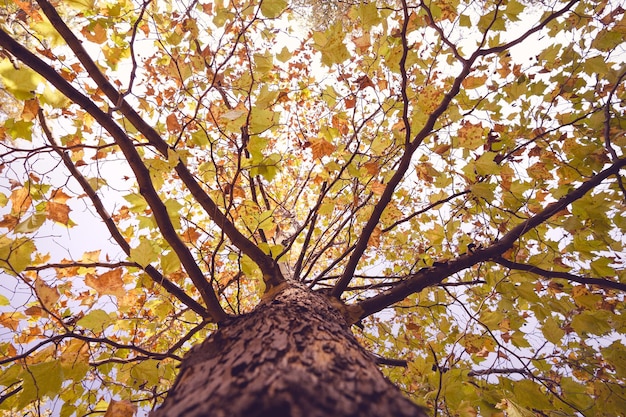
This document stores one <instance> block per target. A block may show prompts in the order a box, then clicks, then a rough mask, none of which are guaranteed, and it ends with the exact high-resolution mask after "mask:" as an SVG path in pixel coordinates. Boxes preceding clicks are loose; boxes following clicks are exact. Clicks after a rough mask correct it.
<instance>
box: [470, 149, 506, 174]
mask: <svg viewBox="0 0 626 417" xmlns="http://www.w3.org/2000/svg"><path fill="white" fill-rule="evenodd" d="M496 155H497V154H496V153H495V152H485V153H484V154H482V155H481V156H480V158H478V159H477V160H476V163H475V164H474V166H475V167H476V173H477V174H478V175H492V174H498V173H499V172H500V166H499V165H498V164H497V163H495V162H494V160H493V159H494V158H495V157H496Z"/></svg>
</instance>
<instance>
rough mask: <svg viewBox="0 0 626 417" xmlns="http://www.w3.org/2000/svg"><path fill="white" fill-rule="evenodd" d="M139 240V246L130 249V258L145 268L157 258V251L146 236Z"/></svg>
mask: <svg viewBox="0 0 626 417" xmlns="http://www.w3.org/2000/svg"><path fill="white" fill-rule="evenodd" d="M139 240H140V243H139V246H137V247H136V248H131V249H130V258H131V259H132V260H133V262H137V263H138V264H139V265H141V266H142V267H144V268H145V267H146V266H148V265H150V264H151V263H152V262H154V261H156V260H157V258H158V256H157V251H156V250H155V248H154V247H153V246H152V243H151V242H150V241H149V240H148V239H146V238H145V237H143V236H142V237H141V238H139Z"/></svg>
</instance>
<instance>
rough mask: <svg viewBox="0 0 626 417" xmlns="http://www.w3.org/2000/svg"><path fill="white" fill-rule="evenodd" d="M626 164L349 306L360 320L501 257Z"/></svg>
mask: <svg viewBox="0 0 626 417" xmlns="http://www.w3.org/2000/svg"><path fill="white" fill-rule="evenodd" d="M624 166H626V159H620V160H618V161H615V163H613V164H612V165H611V166H609V167H608V168H607V169H605V170H604V171H601V172H599V173H598V174H596V175H595V176H593V177H592V178H591V179H589V180H587V181H586V182H583V183H582V184H580V185H579V186H578V187H576V188H575V189H574V190H572V191H570V192H569V193H567V194H566V195H564V196H563V197H561V198H560V199H559V200H558V201H555V202H554V203H551V204H549V205H548V206H547V207H546V208H544V209H543V210H542V211H540V212H539V213H537V214H536V215H535V216H533V217H530V218H528V219H526V220H525V221H523V222H522V223H520V224H518V225H517V226H515V227H514V228H513V229H511V230H510V231H509V232H508V233H506V234H505V235H504V236H503V237H502V239H500V240H498V241H496V242H494V243H493V244H491V245H490V246H488V247H486V248H479V249H477V250H476V251H475V252H471V253H465V254H463V255H460V256H458V257H457V258H455V259H452V260H449V261H447V262H441V263H436V264H435V265H433V266H431V267H428V268H422V269H420V270H419V271H417V272H416V273H415V274H414V275H412V276H410V278H408V279H406V280H404V281H402V282H399V283H398V284H397V285H396V286H395V287H393V288H391V289H389V290H387V291H384V292H382V293H380V294H378V295H375V296H374V297H372V298H369V299H366V300H363V301H361V302H359V303H356V304H352V305H351V306H350V309H352V310H353V311H354V313H353V314H354V315H357V314H358V315H359V319H362V318H364V317H367V316H369V315H371V314H374V313H376V312H378V311H380V310H382V309H384V308H386V307H389V306H391V305H393V304H394V303H397V302H398V301H401V300H403V299H404V298H405V297H407V296H408V295H410V294H413V293H417V292H419V291H422V290H423V289H424V288H426V287H429V286H432V285H436V284H439V283H440V282H441V281H443V280H444V279H446V278H447V277H449V276H451V275H453V274H456V273H457V272H460V271H462V270H464V269H467V268H470V267H471V266H473V265H476V264H477V263H480V262H484V261H487V260H491V259H496V258H498V257H500V256H501V255H502V254H503V253H504V252H506V251H507V250H509V249H510V248H511V247H513V245H514V244H515V242H516V241H517V240H518V239H519V238H520V237H521V236H523V235H524V234H526V233H528V232H529V231H531V230H533V229H534V228H535V227H537V226H538V225H540V224H542V223H544V222H546V221H547V220H548V219H550V217H552V216H553V215H555V214H556V213H558V212H559V211H561V210H563V209H565V208H566V207H567V206H568V205H569V204H571V203H573V202H574V201H576V200H578V199H579V198H581V197H582V196H584V195H585V194H586V193H587V192H589V191H591V190H592V189H593V188H595V187H597V186H598V185H600V183H602V181H604V180H605V179H607V178H608V177H610V176H612V175H616V174H617V173H619V171H620V169H622V168H623V167H624ZM356 321H358V320H355V322H356Z"/></svg>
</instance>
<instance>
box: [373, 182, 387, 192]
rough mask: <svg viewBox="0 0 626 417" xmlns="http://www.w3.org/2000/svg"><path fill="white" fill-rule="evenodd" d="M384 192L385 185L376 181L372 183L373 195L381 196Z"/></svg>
mask: <svg viewBox="0 0 626 417" xmlns="http://www.w3.org/2000/svg"><path fill="white" fill-rule="evenodd" d="M384 191H385V184H383V183H381V182H378V181H372V192H373V193H374V194H376V195H382V194H383V192H384Z"/></svg>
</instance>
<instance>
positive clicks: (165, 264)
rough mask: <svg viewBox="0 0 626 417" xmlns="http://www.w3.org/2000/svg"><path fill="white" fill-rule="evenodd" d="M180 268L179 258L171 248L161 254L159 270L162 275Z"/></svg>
mask: <svg viewBox="0 0 626 417" xmlns="http://www.w3.org/2000/svg"><path fill="white" fill-rule="evenodd" d="M179 269H180V259H178V255H176V252H174V251H173V250H171V251H169V252H167V253H166V254H165V255H162V256H161V270H162V271H163V274H164V275H167V274H171V273H173V272H176V271H178V270H179Z"/></svg>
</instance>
